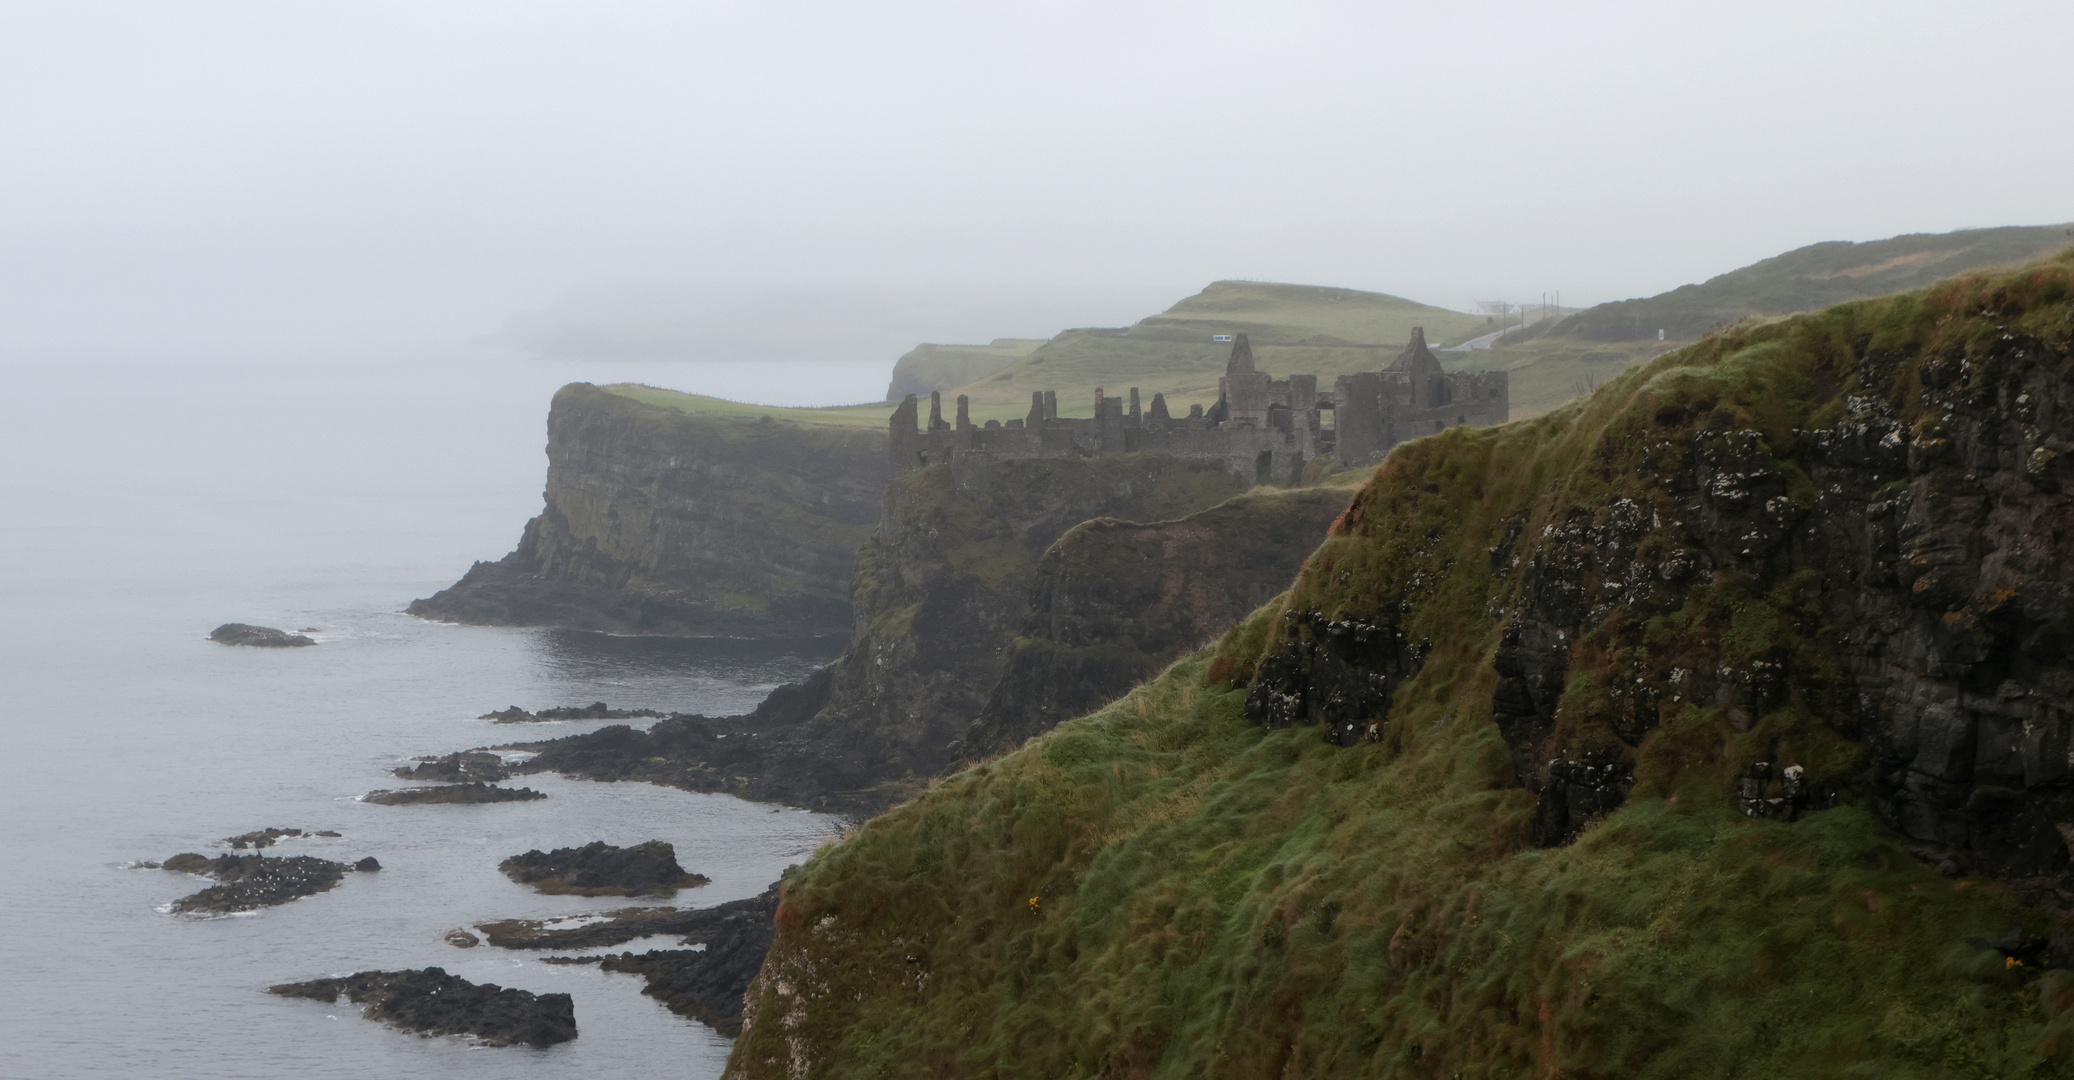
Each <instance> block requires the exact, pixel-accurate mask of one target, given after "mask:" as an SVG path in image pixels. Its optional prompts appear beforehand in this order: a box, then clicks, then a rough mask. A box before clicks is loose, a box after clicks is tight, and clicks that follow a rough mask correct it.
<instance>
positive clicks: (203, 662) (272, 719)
mask: <svg viewBox="0 0 2074 1080" xmlns="http://www.w3.org/2000/svg"><path fill="white" fill-rule="evenodd" d="M884 377H885V372H884V368H883V367H882V366H877V365H856V364H821V365H811V364H796V365H788V366H786V367H784V368H783V369H781V370H776V371H774V370H773V369H772V367H771V366H763V367H748V366H739V365H665V364H647V365H622V366H619V367H617V368H613V367H608V366H604V365H600V366H576V365H567V364H562V365H554V364H547V363H542V362H528V361H516V360H506V359H484V358H477V359H464V360H446V361H441V362H418V363H410V364H401V363H393V364H392V363H379V362H367V363H337V362H324V363H319V362H305V363H288V362H283V363H270V364H256V363H222V364H210V363H200V362H185V363H178V364H169V365H149V364H86V363H67V364H50V365H38V364H33V363H13V364H8V365H5V366H0V379H4V380H5V385H4V389H0V728H4V732H5V736H4V739H0V837H4V840H0V859H4V865H0V1076H5V1077H9V1078H42V1077H108V1076H138V1077H146V1076H148V1077H175V1078H177V1077H196V1078H203V1077H207V1078H220V1080H227V1078H233V1077H268V1078H273V1077H281V1076H296V1077H367V1076H410V1077H493V1076H494V1077H497V1078H499V1080H504V1078H510V1077H527V1076H541V1077H549V1076H552V1077H568V1076H577V1075H591V1076H613V1077H628V1078H635V1077H651V1076H653V1077H663V1076H668V1077H712V1076H717V1075H718V1074H719V1071H720V1068H721V1065H722V1063H723V1062H724V1060H725V1058H726V1054H727V1049H728V1047H727V1042H726V1040H724V1039H722V1038H720V1037H719V1036H717V1035H715V1034H714V1033H713V1032H712V1031H710V1030H709V1029H707V1028H705V1027H703V1026H701V1025H699V1024H696V1023H693V1022H690V1021H687V1020H683V1019H680V1018H679V1017H677V1016H674V1015H672V1014H671V1013H669V1012H667V1011H665V1010H664V1009H663V1008H662V1007H661V1006H659V1005H656V1004H655V1003H654V1002H653V1001H651V1000H650V999H648V998H645V997H642V996H641V995H640V992H639V991H640V986H641V983H640V981H639V980H638V979H636V978H634V977H631V976H623V975H607V974H603V973H600V972H599V971H597V970H596V969H595V968H594V967H588V966H578V967H559V966H553V965H546V964H542V963H539V962H538V959H537V957H535V956H533V955H532V954H528V953H516V952H506V951H502V950H495V949H491V948H489V947H487V946H483V947H479V948H475V949H468V950H463V949H457V948H454V947H452V946H449V945H447V944H445V942H444V941H443V940H442V936H443V935H444V934H445V933H446V931H448V930H449V929H452V928H454V927H457V926H464V925H469V924H473V923H476V922H481V921H486V920H490V919H496V918H505V917H512V916H525V917H541V916H550V915H568V914H577V913H581V912H585V911H591V910H597V909H598V908H600V907H601V906H618V905H619V903H621V902H615V901H604V902H602V903H601V902H600V901H594V900H584V899H581V898H562V897H543V896H538V895H535V894H533V893H532V892H530V891H528V890H525V889H522V888H520V887H519V886H517V885H514V884H513V883H511V882H510V881H508V880H506V879H505V878H504V877H503V876H501V875H500V874H498V873H497V871H496V864H497V862H498V861H499V860H500V859H503V858H504V857H506V856H508V855H512V854H516V853H518V852H522V851H525V850H527V849H528V848H533V847H540V848H548V847H555V846H562V845H569V844H580V843H585V842H588V841H591V840H606V841H609V842H613V843H619V844H626V843H633V842H638V841H641V840H646V839H649V838H651V837H654V838H659V839H663V840H667V841H669V842H671V843H672V844H675V845H676V848H677V854H678V858H679V860H680V861H681V862H682V863H683V864H684V865H685V866H686V867H687V868H688V869H691V870H695V871H698V872H700V873H704V874H706V875H708V876H710V877H711V878H712V879H713V882H712V884H710V885H708V886H705V887H704V888H701V889H697V890H693V891H690V892H687V893H683V894H681V895H680V897H679V899H678V901H677V902H678V903H680V904H684V903H688V904H691V905H695V906H705V905H709V904H714V903H719V902H722V901H726V900H733V899H737V898H740V897H745V896H750V895H753V894H755V893H757V892H759V891H761V890H762V889H763V888H764V886H765V885H767V884H768V883H770V882H771V881H772V880H774V879H775V878H776V876H777V874H778V873H779V872H780V871H781V870H782V869H783V868H784V867H785V866H786V865H787V864H789V863H793V862H797V861H799V860H800V859H801V858H802V857H804V856H805V855H806V854H807V853H808V852H810V851H812V850H813V849H814V848H815V847H816V846H817V845H818V844H820V843H822V842H823V841H824V840H825V839H826V837H827V836H828V834H829V831H830V829H831V826H832V824H833V823H832V822H831V821H830V820H828V819H826V818H823V817H821V816H818V815H814V814H809V813H806V812H803V811H798V810H792V809H788V808H780V807H773V806H768V805H759V804H752V803H746V802H742V801H740V800H736V799H732V798H728V797H725V796H712V795H696V794H691V793H687V792H681V791H673V790H669V789H664V788H657V787H649V786H646V785H633V784H591V783H585V782H580V781H568V780H563V779H561V778H559V777H551V776H550V777H533V778H526V779H524V780H523V781H520V782H523V783H525V784H527V785H529V786H532V787H534V788H536V789H538V790H541V791H545V792H546V793H547V794H548V795H549V798H548V799H546V800H543V801H539V802H530V803H514V804H505V805H496V806H481V807H466V806H430V807H387V806H371V805H367V804H364V803H361V802H357V801H355V797H356V796H358V795H361V794H363V793H365V792H367V791H369V790H370V789H374V788H379V787H389V786H395V785H396V784H397V783H399V782H398V781H395V780H394V779H393V778H392V777H390V776H389V775H388V770H390V769H391V768H394V767H396V766H397V765H399V764H404V763H407V762H408V761H409V759H411V758H412V757H413V756H415V755H419V754H439V753H445V752H449V751H452V750H456V749H462V748H466V747H471V746H477V745H483V744H487V743H492V742H502V741H508V740H514V739H521V738H527V737H533V736H544V735H562V734H571V733H575V732H578V731H584V730H590V729H592V728H594V727H596V726H598V725H597V724H595V723H563V724H551V725H540V726H537V727H535V726H528V727H523V728H521V727H512V726H494V727H493V726H492V725H490V724H488V723H485V722H483V721H480V720H477V719H475V717H477V716H478V715H480V714H482V713H484V712H488V711H490V710H491V709H496V708H502V707H504V706H506V705H512V704H518V705H523V706H527V707H536V706H549V705H557V704H580V703H587V702H590V701H594V700H604V701H608V702H610V703H612V704H613V705H615V706H648V707H655V708H661V709H679V710H684V711H693V712H705V713H709V714H726V713H732V712H740V711H743V710H745V709H747V708H749V707H751V706H753V705H754V703H755V702H756V701H757V700H758V699H759V698H760V697H761V696H762V694H763V693H764V692H765V691H767V690H768V689H769V688H771V687H772V686H775V685H778V684H780V683H783V682H786V681H790V680H793V679H796V678H799V677H800V676H802V675H804V674H805V673H807V672H808V671H810V670H812V669H813V668H814V667H816V666H818V665H820V664H822V663H825V662H826V661H827V660H828V659H829V651H830V648H831V647H830V646H829V645H825V644H824V645H814V644H810V643H801V644H797V645H791V646H782V645H781V646H772V645H768V644H756V645H752V644H747V643H740V642H700V641H673V640H662V639H639V638H612V637H605V636H601V635H591V634H575V633H566V632H558V631H546V630H511V629H495V628H482V627H458V626H442V625H435V624H431V623H425V622H421V621H418V620H416V619H412V618H410V617H408V616H405V615H402V614H399V613H398V612H399V609H401V608H402V606H403V605H404V604H405V603H407V602H408V601H409V600H411V599H412V598H413V597H418V596H425V595H428V594H430V593H431V592H432V591H434V590H436V589H438V588H440V587H442V586H444V585H446V584H448V583H449V582H451V581H452V580H453V579H454V578H456V577H457V576H459V574H460V573H461V572H462V571H463V570H465V569H466V568H467V566H468V564H469V562H470V561H471V560H473V559H476V558H494V557H497V556H499V555H502V554H503V553H504V552H505V551H507V550H509V549H510V547H511V545H512V543H513V542H514V541H515V539H516V538H517V536H518V531H519V526H520V525H521V524H522V523H523V522H524V521H525V519H526V518H527V517H529V516H530V515H532V514H533V513H535V512H536V511H537V510H538V508H539V505H540V488H541V482H542V477H543V474H544V469H545V459H544V458H543V456H542V454H541V447H542V444H543V442H544V438H545V436H544V421H545V417H546V410H547V404H548V398H549V396H550V395H551V394H552V392H553V390H554V389H555V387H557V386H559V385H561V384H562V383H564V382H567V381H570V380H574V379H584V380H589V381H594V382H601V383H602V382H609V381H616V380H639V381H644V382H650V383H655V384H658V385H666V386H677V387H682V388H685V389H694V390H701V391H705V392H712V393H720V394H725V395H729V396H737V397H750V398H752V399H753V398H761V399H763V400H772V399H773V398H774V397H775V398H776V403H799V404H826V403H834V402H841V401H855V400H863V399H867V398H870V397H874V396H876V395H877V394H878V393H880V392H882V388H883V380H884ZM767 387H783V388H785V389H784V390H783V391H781V392H780V393H779V394H770V393H764V392H763V390H762V388H767ZM229 621H241V622H254V623H260V624H264V625H270V626H280V627H284V628H289V629H299V628H303V627H310V628H313V630H314V632H313V634H312V636H314V637H316V638H318V639H319V640H320V641H321V644H320V645H319V646H318V647H315V648H306V649H292V650H261V649H245V648H230V647H225V646H219V645H215V644H212V643H210V642H208V641H206V640H204V636H205V635H206V634H207V633H208V631H209V630H210V629H211V628H212V627H214V626H215V625H217V624H218V623H222V622H229ZM267 826H279V827H294V828H302V829H306V830H317V829H333V830H337V831H338V832H340V833H342V834H343V837H342V838H340V839H337V840H307V841H288V842H285V843H284V844H283V845H281V846H279V847H277V848H275V849H273V851H272V852H270V853H279V854H298V853H310V854H316V855H322V856H326V857H331V858H341V859H346V860H349V861H350V860H357V859H359V858H361V857H362V856H366V855H372V856H375V857H376V858H377V859H379V860H380V861H381V864H382V866H383V868H384V869H383V870H382V872H381V873H379V874H353V875H348V876H347V878H346V881H345V883H344V884H342V885H340V886H339V887H338V888H336V889H334V890H332V891H331V892H328V893H324V894H321V895H318V896H314V897H309V898H306V899H304V900H300V901H297V902H295V903H292V904H288V905H285V906H282V907H277V908H271V909H268V910H265V911H262V912H259V913H256V914H252V915H245V916H238V917H231V918H216V919H196V918H186V917H178V916H173V915H169V914H165V913H163V911H162V910H161V909H162V908H163V906H164V905H165V904H167V902H168V901H171V900H173V899H174V898H176V897H179V896H182V895H185V894H186V893H189V892H193V891H195V890H196V889H198V888H200V887H202V886H203V885H205V884H206V882H203V881H200V880H198V879H195V878H191V877H187V876H184V875H179V874H172V873H167V872H165V871H160V870H146V869H138V868H135V867H134V865H133V864H134V862H135V861H137V860H144V859H163V858H165V857H166V856H168V855H172V854H174V853H176V852H180V851H190V850H192V851H202V852H204V853H209V854H214V853H216V852H217V851H218V850H219V849H218V848H215V847H211V846H210V845H211V844H212V843H213V842H215V841H217V840H219V839H220V838H222V837H226V836H230V835H232V834H235V833H242V832H246V831H248V830H252V829H258V828H263V827H267ZM628 947H632V948H636V949H639V948H642V947H645V946H644V945H643V944H641V943H636V944H635V945H633V946H628ZM425 965H439V966H442V967H445V968H446V969H447V970H449V971H452V972H455V973H457V974H460V975H463V976H465V977H467V978H469V979H473V980H477V981H491V982H496V983H500V984H503V985H506V986H516V987H520V988H523V989H527V990H534V991H566V992H568V993H570V994H572V995H574V998H575V1003H576V1017H577V1023H578V1026H579V1028H580V1031H581V1037H580V1038H578V1039H577V1040H576V1041H575V1042H573V1043H568V1044H565V1045H562V1046H558V1047H555V1048H553V1049H550V1050H546V1051H536V1050H530V1049H525V1048H505V1049H490V1048H478V1047H473V1046H471V1045H469V1044H468V1043H466V1042H464V1041H461V1040H458V1039H448V1038H437V1039H426V1038H419V1037H416V1036H411V1035H406V1034H402V1033H399V1032H396V1031H393V1030H390V1029H388V1028H386V1027H383V1026H381V1025H378V1024H374V1023H371V1022H368V1021H366V1020H362V1019H360V1018H359V1016H358V1015H357V1011H356V1010H354V1009H353V1008H352V1007H351V1006H347V1005H344V1004H343V1003H341V1005H340V1006H336V1007H327V1006H324V1005H321V1004H318V1003H315V1002H309V1001H293V1000H286V999H281V998H275V997H271V996H269V995H267V994H266V993H264V989H265V987H267V986H268V985H270V984H273V983H278V982H285V981H291V980H300V979H308V978H314V977H318V976H324V975H330V974H343V973H347V972H352V971H359V970H366V969H374V968H400V967H422V966H425Z"/></svg>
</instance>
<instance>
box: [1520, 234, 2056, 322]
mask: <svg viewBox="0 0 2074 1080" xmlns="http://www.w3.org/2000/svg"><path fill="white" fill-rule="evenodd" d="M2069 242H2074V227H2070V226H2068V225H2036V226H2008V227H2004V228H1999V229H1965V230H1961V231H1958V232H1949V233H1911V234H1909V235H1907V236H1895V237H1890V238H1888V239H1885V240H1873V241H1868V242H1866V243H1862V244H1854V243H1851V242H1849V241H1847V240H1833V241H1830V242H1827V243H1822V244H1810V245H1808V246H1807V247H1803V248H1795V249H1794V250H1792V251H1789V252H1786V253H1785V254H1783V255H1775V256H1773V257H1771V258H1769V259H1764V260H1762V261H1760V262H1755V263H1752V264H1750V265H1749V266H1745V267H1742V268H1741V269H1737V270H1731V271H1729V272H1728V273H1726V274H1722V275H1719V276H1718V277H1713V278H1709V279H1707V280H1706V281H1705V282H1703V283H1701V284H1698V285H1685V286H1681V287H1679V288H1676V289H1672V290H1671V291H1670V292H1667V293H1662V294H1659V295H1657V296H1652V297H1648V298H1646V299H1641V300H1622V301H1618V302H1615V303H1610V304H1600V305H1599V306H1597V307H1595V308H1592V309H1590V310H1588V311H1584V312H1581V313H1579V314H1577V315H1574V316H1572V317H1570V318H1568V319H1565V320H1563V321H1562V322H1561V323H1560V324H1558V325H1556V326H1555V327H1554V328H1553V329H1552V330H1551V331H1550V332H1551V334H1553V335H1555V336H1559V337H1576V338H1585V339H1589V340H1595V341H1631V340H1640V339H1645V338H1646V339H1651V340H1653V339H1655V337H1656V332H1657V330H1659V329H1663V330H1665V331H1667V332H1668V336H1669V337H1670V338H1671V339H1672V340H1674V341H1691V340H1694V339H1696V338H1698V337H1699V336H1700V335H1701V334H1704V333H1706V332H1707V331H1709V330H1712V329H1714V328H1715V327H1717V326H1721V325H1724V324H1726V323H1732V322H1735V321H1736V320H1738V319H1742V318H1744V317H1746V316H1750V315H1791V314H1793V313H1794V312H1797V311H1812V310H1814V309H1816V308H1822V307H1827V306H1829V305H1831V304H1840V303H1843V302H1845V301H1847V300H1857V299H1861V298H1864V297H1868V296H1884V295H1886V294H1888V293H1893V292H1900V291H1901V290H1904V289H1920V288H1922V287H1924V286H1926V285H1928V284H1930V283H1931V282H1933V281H1937V280H1938V279H1940V278H1946V277H1950V276H1951V275H1953V274H1956V273H1959V272H1961V271H1964V270H1972V269H1980V268H1983V267H1989V266H1997V265H2002V264H2007V263H2016V262H2022V261H2024V260H2026V259H2033V258H2037V257H2039V256H2042V255H2045V254H2047V253H2049V252H2053V251H2057V250H2059V249H2060V248H2063V247H2066V246H2067V245H2068V243H2069Z"/></svg>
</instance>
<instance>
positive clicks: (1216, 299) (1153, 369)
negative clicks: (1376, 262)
mask: <svg viewBox="0 0 2074 1080" xmlns="http://www.w3.org/2000/svg"><path fill="white" fill-rule="evenodd" d="M1415 326H1423V327H1425V329H1426V336H1427V339H1428V340H1430V341H1433V342H1435V343H1436V344H1452V343H1454V342H1456V341H1461V340H1465V339H1467V338H1469V337H1473V336H1475V335H1476V334H1479V333H1484V332H1486V330H1487V329H1488V328H1490V324H1488V322H1487V320H1486V319H1485V318H1484V317H1483V316H1481V315H1466V314H1463V313H1462V312H1459V311H1449V310H1447V309H1446V308H1438V307H1434V306H1432V305H1430V304H1421V303H1418V302H1417V301H1413V300H1406V299H1404V298H1403V297H1399V296H1390V295H1388V294H1386V293H1373V292H1362V291H1360V290H1358V289H1339V288H1331V287H1327V286H1320V285H1284V284H1278V283H1274V282H1260V281H1214V282H1211V283H1210V285H1209V286H1208V287H1207V288H1205V289H1203V291H1202V292H1199V293H1197V294H1195V295H1194V296H1191V297H1188V298H1186V299H1184V300H1182V301H1180V302H1179V303H1177V304H1175V305H1174V306H1173V307H1170V308H1168V309H1167V310H1166V311H1164V312H1162V313H1160V314H1158V315H1154V316H1152V317H1150V318H1146V319H1141V320H1139V321H1138V322H1136V323H1133V324H1132V325H1130V326H1128V327H1121V328H1117V329H1077V330H1068V331H1065V332H1064V333H1062V334H1059V335H1058V336H1057V337H1054V338H1052V339H1051V340H1050V341H1048V342H1045V343H1044V344H1043V345H1042V346H1041V347H1039V348H1038V349H1036V350H1035V351H1033V352H1031V353H1029V354H1028V355H1026V356H1024V357H1022V358H1021V359H1018V360H1016V361H1014V362H1012V363H1010V364H1008V365H1007V366H1006V367H1004V368H1001V369H1000V370H998V371H997V372H995V373H993V374H991V375H987V376H985V377H983V378H980V379H977V380H975V381H973V382H971V383H968V384H966V385H964V386H960V387H957V388H956V389H955V392H956V393H959V394H965V395H968V396H970V397H971V399H972V401H973V403H974V405H975V406H976V407H979V406H994V405H1002V406H1009V407H1020V408H1022V409H1027V408H1028V407H1029V402H1030V392H1031V391H1033V390H1052V391H1056V392H1057V393H1058V396H1059V405H1060V409H1061V412H1062V413H1063V412H1064V411H1065V409H1066V408H1067V407H1069V406H1071V407H1073V408H1085V409H1086V411H1087V412H1089V413H1090V414H1091V413H1092V411H1093V405H1092V402H1093V400H1094V392H1095V388H1096V387H1101V388H1103V390H1104V391H1105V392H1107V393H1109V394H1112V395H1113V394H1115V393H1117V392H1118V391H1120V390H1123V389H1125V388H1127V387H1131V386H1135V387H1137V388H1138V389H1139V392H1140V394H1141V395H1142V396H1143V397H1144V398H1145V399H1146V400H1150V399H1151V397H1152V395H1153V394H1155V393H1163V394H1165V395H1166V397H1167V404H1168V407H1169V408H1171V409H1173V410H1174V411H1175V412H1177V413H1179V412H1185V411H1186V410H1187V407H1188V406H1189V405H1193V404H1200V405H1203V406H1205V407H1208V406H1209V405H1211V404H1213V403H1215V402H1216V400H1217V378H1218V376H1220V375H1222V374H1224V365H1225V362H1226V360H1228V359H1229V358H1230V356H1231V341H1230V339H1231V337H1233V336H1236V335H1238V334H1246V335H1248V336H1249V337H1250V338H1251V340H1252V342H1253V350H1254V356H1255V357H1256V359H1257V361H1258V363H1259V365H1260V369H1261V370H1263V371H1269V372H1273V373H1275V374H1277V375H1287V374H1289V373H1291V372H1298V373H1309V374H1315V375H1317V376H1318V380H1319V384H1320V385H1321V386H1324V387H1327V388H1329V387H1331V385H1332V380H1333V378H1334V377H1335V376H1338V375H1344V374H1349V373H1352V372H1356V371H1379V370H1381V369H1382V368H1383V367H1384V366H1386V365H1388V364H1389V363H1390V361H1391V360H1394V359H1395V358H1396V356H1397V354H1398V353H1399V352H1401V351H1402V350H1403V349H1404V347H1405V344H1406V343H1407V342H1409V341H1410V340H1411V331H1412V328H1413V327H1415ZM1220 337H1221V338H1224V339H1225V340H1222V341H1219V340H1218V338H1220ZM1083 400H1084V401H1085V402H1086V403H1087V404H1086V405H1084V406H1083V405H1082V404H1081V403H1082V402H1083ZM1076 415H1077V414H1076Z"/></svg>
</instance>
